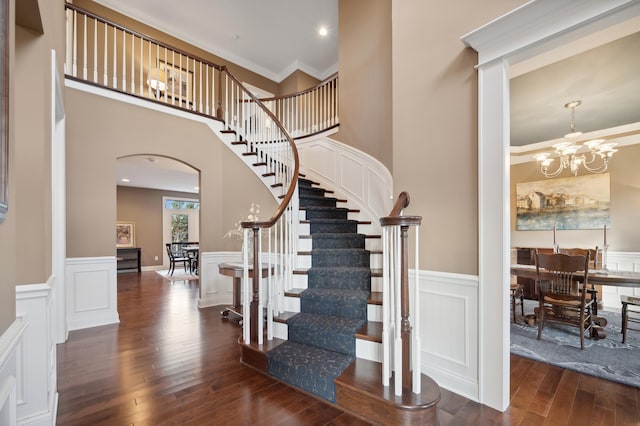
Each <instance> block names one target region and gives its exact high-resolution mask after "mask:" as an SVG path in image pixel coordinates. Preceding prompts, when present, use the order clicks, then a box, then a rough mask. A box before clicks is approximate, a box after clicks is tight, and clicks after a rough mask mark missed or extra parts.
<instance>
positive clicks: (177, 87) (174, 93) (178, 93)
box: [158, 59, 194, 106]
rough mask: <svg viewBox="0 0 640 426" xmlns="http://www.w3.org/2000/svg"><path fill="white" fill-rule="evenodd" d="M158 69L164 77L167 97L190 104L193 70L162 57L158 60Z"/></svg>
mask: <svg viewBox="0 0 640 426" xmlns="http://www.w3.org/2000/svg"><path fill="white" fill-rule="evenodd" d="M158 69H159V70H160V72H161V73H162V74H161V75H162V76H163V78H165V79H166V96H167V99H169V100H170V101H172V100H175V101H178V102H180V103H181V104H184V105H185V106H188V105H191V104H192V103H193V93H192V92H193V84H194V81H193V79H194V76H193V71H192V70H186V69H184V68H181V67H180V66H177V65H175V64H172V63H170V62H165V61H163V60H162V59H159V60H158Z"/></svg>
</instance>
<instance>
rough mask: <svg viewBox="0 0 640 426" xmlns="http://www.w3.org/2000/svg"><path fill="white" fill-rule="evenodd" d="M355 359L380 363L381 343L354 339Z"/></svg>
mask: <svg viewBox="0 0 640 426" xmlns="http://www.w3.org/2000/svg"><path fill="white" fill-rule="evenodd" d="M356 357H357V358H363V359H367V360H369V361H375V362H382V343H377V342H372V341H370V340H364V339H356Z"/></svg>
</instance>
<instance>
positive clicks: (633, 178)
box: [510, 145, 640, 252]
mask: <svg viewBox="0 0 640 426" xmlns="http://www.w3.org/2000/svg"><path fill="white" fill-rule="evenodd" d="M619 150H620V152H618V153H616V155H614V157H613V158H612V159H611V163H610V166H609V173H610V177H611V210H610V217H611V226H610V228H608V229H607V243H608V244H609V250H611V251H631V252H638V251H640V228H639V227H638V212H640V173H639V172H638V164H640V145H631V146H626V147H621V148H619ZM580 174H583V173H580ZM570 176H571V175H570V173H568V172H563V173H562V174H561V175H560V178H566V177H570ZM544 179H546V178H545V177H544V176H543V175H542V174H541V173H540V168H539V167H538V165H537V164H536V163H524V164H518V165H514V166H512V167H511V201H510V208H511V245H512V246H513V247H551V246H552V244H553V234H552V232H551V231H517V230H516V210H515V199H516V198H515V196H516V184H517V183H522V182H533V181H539V180H544ZM603 239H604V235H603V231H602V230H601V229H600V230H566V231H565V230H563V231H558V233H557V241H558V244H559V245H560V246H561V247H595V246H596V245H597V246H599V247H602V245H603Z"/></svg>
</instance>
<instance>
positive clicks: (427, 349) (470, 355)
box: [409, 270, 479, 401]
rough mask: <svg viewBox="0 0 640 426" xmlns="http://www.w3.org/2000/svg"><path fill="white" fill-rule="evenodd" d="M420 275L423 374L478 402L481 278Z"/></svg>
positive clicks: (429, 273)
mask: <svg viewBox="0 0 640 426" xmlns="http://www.w3.org/2000/svg"><path fill="white" fill-rule="evenodd" d="M409 275H410V280H412V281H413V280H414V279H415V278H414V277H415V272H414V271H413V270H409ZM418 278H419V280H418V289H419V295H420V296H419V297H420V324H419V327H420V339H421V343H422V353H421V356H422V365H421V367H422V373H423V374H426V375H428V376H430V377H431V378H432V379H434V380H435V381H436V382H437V383H438V384H439V385H440V386H442V387H443V388H445V389H449V390H451V391H452V392H455V393H458V394H460V395H463V396H465V397H467V398H469V399H472V400H474V401H478V399H479V382H478V348H479V345H478V324H477V318H478V277H477V276H473V275H462V274H453V273H443V272H434V271H419V272H418Z"/></svg>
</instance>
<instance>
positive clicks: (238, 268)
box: [218, 263, 274, 318]
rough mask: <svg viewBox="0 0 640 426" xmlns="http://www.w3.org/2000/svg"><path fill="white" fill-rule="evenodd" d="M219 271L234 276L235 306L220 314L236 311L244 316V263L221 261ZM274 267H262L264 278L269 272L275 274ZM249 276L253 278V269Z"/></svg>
mask: <svg viewBox="0 0 640 426" xmlns="http://www.w3.org/2000/svg"><path fill="white" fill-rule="evenodd" d="M218 271H219V272H220V274H222V275H225V276H227V277H233V306H229V307H227V308H225V309H224V310H223V311H222V312H220V314H221V315H222V316H223V317H225V318H226V317H228V316H229V313H230V312H231V313H234V314H236V315H239V316H240V317H242V303H241V302H240V286H241V284H242V276H243V275H244V265H243V264H242V263H220V264H219V265H218ZM273 272H274V267H273V266H271V268H269V267H267V265H264V266H263V267H262V278H265V277H267V276H268V275H269V273H271V274H273ZM249 278H253V269H249Z"/></svg>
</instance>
